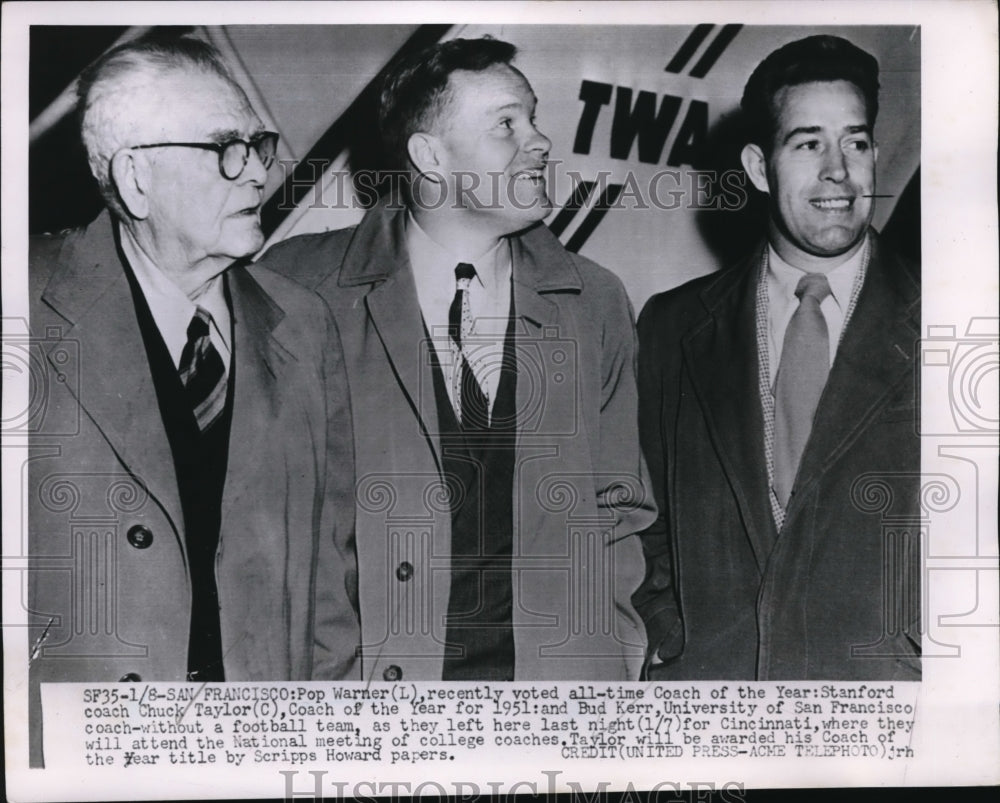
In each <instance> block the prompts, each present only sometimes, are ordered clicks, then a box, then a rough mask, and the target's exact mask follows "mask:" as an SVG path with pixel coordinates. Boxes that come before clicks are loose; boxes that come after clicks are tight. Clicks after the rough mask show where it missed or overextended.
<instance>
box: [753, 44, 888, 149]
mask: <svg viewBox="0 0 1000 803" xmlns="http://www.w3.org/2000/svg"><path fill="white" fill-rule="evenodd" d="M814 81H849V82H850V83H852V84H854V85H855V86H856V87H857V88H858V89H860V90H861V94H862V95H863V96H864V99H865V112H866V117H867V121H868V126H869V128H871V129H874V128H875V118H876V116H877V115H878V89H879V85H878V61H877V60H876V59H875V57H874V56H872V55H871V54H870V53H867V52H866V51H864V50H862V49H861V48H860V47H858V46H857V45H854V44H852V43H851V42H848V41H847V40H846V39H842V38H841V37H839V36H829V35H825V34H824V35H818V36H809V37H806V38H805V39H799V40H797V41H795V42H790V43H789V44H787V45H784V46H783V47H780V48H778V49H777V50H775V51H774V52H773V53H771V54H770V55H769V56H768V57H767V58H765V59H764V60H763V61H762V62H761V63H760V64H758V65H757V68H756V69H755V70H754V71H753V73H752V74H751V76H750V79H749V80H748V81H747V84H746V87H745V88H744V90H743V98H742V100H741V101H740V106H741V107H742V109H743V114H744V116H745V118H746V123H747V129H748V130H747V133H748V137H749V140H750V142H754V143H756V144H757V145H759V146H760V147H761V148H763V150H764V152H765V153H770V151H771V146H772V144H773V140H774V134H775V132H776V130H777V110H776V109H775V108H774V98H775V96H776V95H777V94H778V92H779V90H781V89H783V88H784V87H790V86H798V85H800V84H807V83H812V82H814Z"/></svg>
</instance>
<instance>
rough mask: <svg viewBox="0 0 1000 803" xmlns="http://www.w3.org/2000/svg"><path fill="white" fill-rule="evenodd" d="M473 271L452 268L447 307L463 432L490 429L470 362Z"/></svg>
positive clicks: (457, 408)
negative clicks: (452, 282) (451, 291)
mask: <svg viewBox="0 0 1000 803" xmlns="http://www.w3.org/2000/svg"><path fill="white" fill-rule="evenodd" d="M475 275H476V269H475V268H474V267H472V265H469V264H468V263H466V262H459V263H458V265H457V266H456V267H455V283H456V287H455V297H454V298H453V299H452V302H451V306H450V307H449V308H448V334H449V335H450V336H451V339H452V341H453V342H454V344H455V346H454V351H455V356H456V359H455V360H454V362H453V365H455V366H456V371H455V374H454V377H453V383H452V388H453V390H454V393H453V399H454V405H455V412H456V413H457V414H458V417H459V421H460V422H461V424H462V427H463V429H467V430H468V429H479V430H483V429H489V425H490V413H489V402H488V401H487V399H486V394H484V393H483V389H482V388H481V387H480V385H479V382H478V381H477V380H476V375H475V373H474V372H473V370H472V366H471V365H470V363H469V356H468V355H469V351H468V348H469V336H470V335H471V334H472V309H471V307H470V306H469V283H470V282H471V281H472V279H473V277H474V276H475Z"/></svg>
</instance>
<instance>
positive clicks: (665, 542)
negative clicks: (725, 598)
mask: <svg viewBox="0 0 1000 803" xmlns="http://www.w3.org/2000/svg"><path fill="white" fill-rule="evenodd" d="M661 300H662V299H660V298H658V297H654V298H652V299H651V300H650V301H649V302H648V303H647V304H646V306H645V307H644V309H643V311H642V314H641V315H640V316H639V324H638V333H639V360H638V362H639V369H638V388H639V439H640V442H641V444H642V452H643V455H644V457H645V460H646V464H647V466H648V468H649V474H650V482H651V486H652V493H653V498H654V500H655V503H656V508H657V510H658V515H657V517H656V520H655V521H654V522H653V523H652V524H651V525H650V526H649V527H648V528H647V529H646V530H645V531H644V532H643V533H642V534H641V535H640V540H641V542H642V550H643V553H644V555H645V559H646V572H645V577H644V578H643V580H642V583H641V584H640V585H639V587H638V589H636V591H635V593H634V594H633V595H632V604H633V605H634V606H635V609H636V610H637V611H638V612H639V615H640V616H641V617H642V620H643V622H644V623H645V626H646V637H647V640H648V643H649V654H648V657H647V671H646V672H645V673H644V674H647V675H648V676H649V677H650V678H651V679H655V675H656V665H658V664H659V663H660V662H664V661H670V660H671V659H672V658H675V657H677V656H679V655H680V653H681V651H682V649H683V647H684V627H683V621H682V619H681V613H680V607H679V605H678V603H677V596H676V588H675V578H674V562H673V556H672V540H671V534H670V525H669V522H670V511H669V507H668V498H667V493H666V489H667V465H668V454H667V438H666V437H664V435H665V433H664V431H663V425H664V420H663V419H664V416H663V408H664V400H665V399H666V394H667V393H669V392H671V388H670V387H667V382H668V381H676V379H674V380H668V379H667V377H666V375H665V372H664V365H665V363H667V361H668V360H670V359H671V358H673V359H676V355H668V353H667V352H668V351H669V350H670V349H671V348H673V347H674V344H672V343H667V342H663V341H664V340H665V338H664V337H663V335H662V334H661V331H660V330H661V326H660V325H659V324H660V322H661V321H662V319H663V317H664V310H663V309H662V304H661Z"/></svg>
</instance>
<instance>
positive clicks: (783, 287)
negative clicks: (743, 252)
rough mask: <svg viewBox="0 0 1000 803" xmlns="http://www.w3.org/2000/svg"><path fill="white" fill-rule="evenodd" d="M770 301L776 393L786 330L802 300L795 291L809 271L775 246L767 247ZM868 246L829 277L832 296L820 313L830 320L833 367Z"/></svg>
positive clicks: (770, 365) (770, 345)
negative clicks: (801, 268)
mask: <svg viewBox="0 0 1000 803" xmlns="http://www.w3.org/2000/svg"><path fill="white" fill-rule="evenodd" d="M767 249H768V255H767V300H768V306H767V309H768V328H767V331H768V338H767V345H768V368H769V370H770V380H771V390H772V392H773V390H774V382H775V379H776V378H777V375H778V366H779V365H780V364H781V349H782V347H783V346H784V344H785V330H786V329H787V328H788V322H789V321H790V320H791V318H792V315H794V314H795V310H796V309H798V306H799V299H798V297H797V296H796V295H795V288H796V287H797V286H798V283H799V279H801V278H802V277H803V276H804V275H805V273H806V271H803V270H800V269H799V268H796V267H793V266H792V265H789V264H788V263H787V262H785V261H784V260H783V259H782V258H781V257H780V256H778V252H777V251H775V250H774V247H773V246H771V245H769V246H768V247H767ZM867 250H868V244H867V243H865V245H864V246H862V247H861V248H859V249H858V252H857V253H856V254H854V256H852V257H851V258H850V259H849V260H847V261H846V262H845V263H844V264H842V265H838V266H837V267H836V268H834V269H833V270H831V271H830V272H829V273H827V274H826V278H827V280H828V281H829V282H830V295H828V296H827V297H826V298H825V299H823V303H822V304H820V311H821V312H822V313H823V317H824V318H825V319H826V327H827V331H828V332H829V335H830V365H831V366H832V365H833V361H834V358H835V357H836V356H837V347H838V346H839V345H840V337H841V335H842V334H843V331H844V319H845V316H846V315H847V313H848V310H850V308H851V302H852V299H853V297H854V296H855V295H856V293H857V290H858V289H860V288H859V287H858V286H857V281H856V279H857V278H858V272H859V271H860V270H861V265H862V263H863V262H864V258H865V254H866V252H867Z"/></svg>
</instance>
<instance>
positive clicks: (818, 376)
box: [774, 273, 830, 507]
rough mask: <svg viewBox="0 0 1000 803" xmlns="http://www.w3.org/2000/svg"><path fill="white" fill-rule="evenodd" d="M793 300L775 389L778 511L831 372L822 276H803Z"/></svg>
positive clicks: (827, 286)
mask: <svg viewBox="0 0 1000 803" xmlns="http://www.w3.org/2000/svg"><path fill="white" fill-rule="evenodd" d="M795 295H796V296H798V298H799V306H798V308H797V309H796V310H795V314H794V315H792V318H791V320H790V321H789V322H788V328H787V329H785V339H784V342H783V345H782V347H781V363H780V365H779V367H778V376H777V380H776V382H775V388H774V492H775V494H776V496H777V497H778V501H779V502H781V506H782V507H788V500H789V497H791V495H792V486H793V484H794V482H795V475H796V473H797V472H798V470H799V461H800V460H801V459H802V453H803V452H804V451H805V448H806V442H807V441H808V440H809V433H810V432H811V431H812V426H813V418H814V417H815V415H816V408H817V406H818V405H819V399H820V396H821V395H822V394H823V388H824V386H825V385H826V379H827V376H828V374H829V373H830V334H829V332H828V330H827V326H826V318H824V317H823V311H822V310H821V309H820V304H822V303H823V299H824V298H826V297H827V296H828V295H830V283H829V281H827V278H826V276H825V275H823V274H822V273H807V274H806V275H805V276H803V277H802V278H801V279H799V283H798V286H797V287H796V288H795Z"/></svg>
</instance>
